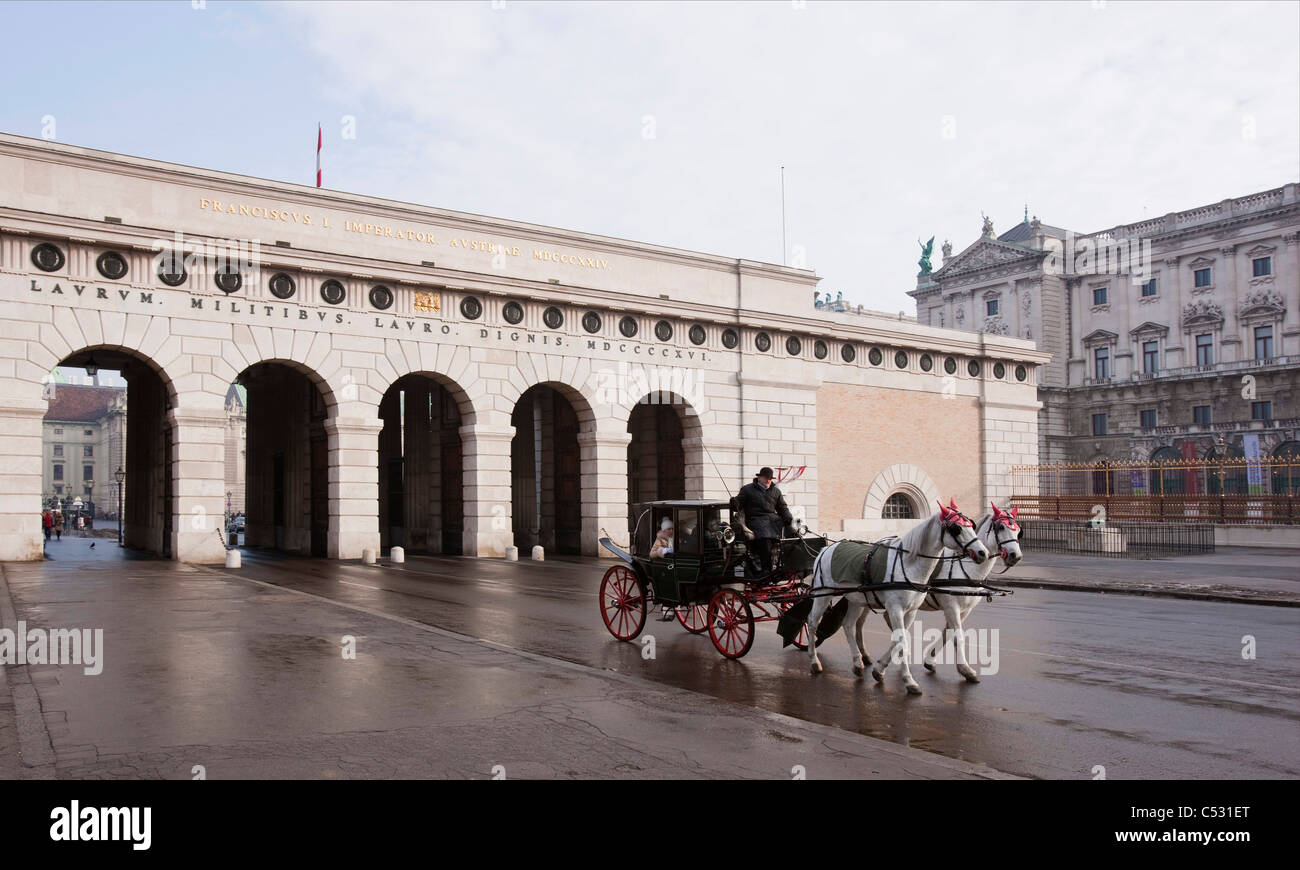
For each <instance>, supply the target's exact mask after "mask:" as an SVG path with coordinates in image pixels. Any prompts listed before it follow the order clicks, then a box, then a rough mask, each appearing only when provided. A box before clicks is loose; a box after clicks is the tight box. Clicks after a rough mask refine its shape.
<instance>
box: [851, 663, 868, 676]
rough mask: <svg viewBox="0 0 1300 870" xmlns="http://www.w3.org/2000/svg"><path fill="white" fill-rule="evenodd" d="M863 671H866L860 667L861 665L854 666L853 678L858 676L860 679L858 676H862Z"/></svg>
mask: <svg viewBox="0 0 1300 870" xmlns="http://www.w3.org/2000/svg"><path fill="white" fill-rule="evenodd" d="M864 671H866V668H864V667H862V665H854V666H853V674H854V676H858V677H860V676H862V674H863V672H864Z"/></svg>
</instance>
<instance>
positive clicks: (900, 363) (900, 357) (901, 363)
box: [894, 350, 907, 369]
mask: <svg viewBox="0 0 1300 870" xmlns="http://www.w3.org/2000/svg"><path fill="white" fill-rule="evenodd" d="M894 367H895V368H900V369H905V368H907V351H904V350H900V351H899V352H898V353H896V354H894Z"/></svg>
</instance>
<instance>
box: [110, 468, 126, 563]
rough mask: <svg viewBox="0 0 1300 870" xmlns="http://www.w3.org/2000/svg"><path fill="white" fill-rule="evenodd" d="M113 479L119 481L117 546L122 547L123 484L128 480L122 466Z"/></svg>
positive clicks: (114, 473)
mask: <svg viewBox="0 0 1300 870" xmlns="http://www.w3.org/2000/svg"><path fill="white" fill-rule="evenodd" d="M113 479H114V480H116V481H117V545H118V546H119V547H120V546H122V482H123V481H124V480H126V472H125V471H123V470H122V466H120V465H119V466H118V467H117V471H114V472H113Z"/></svg>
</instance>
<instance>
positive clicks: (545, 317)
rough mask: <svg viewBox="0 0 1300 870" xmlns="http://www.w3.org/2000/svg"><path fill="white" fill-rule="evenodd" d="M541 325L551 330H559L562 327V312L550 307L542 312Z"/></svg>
mask: <svg viewBox="0 0 1300 870" xmlns="http://www.w3.org/2000/svg"><path fill="white" fill-rule="evenodd" d="M542 323H545V324H546V325H547V326H549V327H550V328H551V329H559V328H560V327H561V326H563V325H564V312H563V311H561V310H560V309H558V308H556V307H555V306H554V305H552V306H551V307H550V308H547V309H546V310H545V311H543V312H542Z"/></svg>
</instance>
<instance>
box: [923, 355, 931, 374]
mask: <svg viewBox="0 0 1300 870" xmlns="http://www.w3.org/2000/svg"><path fill="white" fill-rule="evenodd" d="M932 368H934V357H932V356H930V355H929V354H928V353H923V354H921V371H923V372H928V371H929V370H930V369H932Z"/></svg>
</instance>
